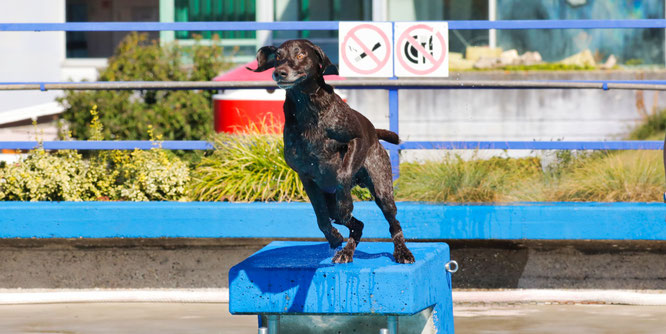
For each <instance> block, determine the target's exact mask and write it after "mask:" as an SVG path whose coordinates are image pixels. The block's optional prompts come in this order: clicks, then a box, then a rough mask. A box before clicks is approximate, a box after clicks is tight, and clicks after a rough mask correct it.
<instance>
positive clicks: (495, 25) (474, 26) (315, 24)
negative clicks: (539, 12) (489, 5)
mask: <svg viewBox="0 0 666 334" xmlns="http://www.w3.org/2000/svg"><path fill="white" fill-rule="evenodd" d="M448 23H449V29H452V30H456V29H457V30H478V29H500V30H501V29H626V28H655V29H658V28H666V19H643V20H515V21H449V22H448ZM338 27H339V22H337V21H310V22H293V21H289V22H67V23H0V32H3V31H162V30H173V31H182V30H185V31H205V30H214V31H222V30H273V31H275V30H337V29H338ZM564 82H572V83H573V82H583V81H579V80H571V81H564ZM623 82H625V83H644V82H642V81H623ZM650 83H651V84H658V85H664V84H666V81H650ZM1 84H3V83H0V85H1ZM4 84H10V83H4ZM11 84H17V83H11ZM21 84H25V83H21ZM38 84H40V87H44V84H45V83H38ZM604 87H606V86H604ZM376 88H381V87H376ZM404 88H406V87H384V88H383V89H387V90H388V92H389V128H390V129H391V130H392V131H395V132H396V133H399V101H398V90H399V89H404ZM604 90H606V88H604ZM43 144H44V148H46V149H89V150H94V149H134V148H139V149H149V148H153V147H155V145H156V144H155V143H154V142H150V141H109V142H91V141H85V142H84V141H69V142H63V141H54V142H44V143H43ZM36 145H37V142H0V148H3V149H4V148H9V149H12V148H13V149H29V148H32V147H35V146H36ZM386 146H387V148H388V149H389V152H390V154H391V163H392V165H393V168H394V169H393V172H394V176H397V173H398V164H399V152H400V150H403V149H501V150H514V149H519V150H660V149H663V143H662V142H660V141H613V142H603V141H596V142H568V141H551V142H543V141H523V142H519V141H511V142H506V141H451V142H445V141H422V142H404V143H402V144H401V145H390V144H387V145H386ZM161 147H162V148H165V149H193V150H197V149H210V148H212V145H211V144H210V143H207V142H202V141H182V142H178V141H169V142H166V141H165V142H162V143H161Z"/></svg>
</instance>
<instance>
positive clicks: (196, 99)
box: [59, 33, 229, 140]
mask: <svg viewBox="0 0 666 334" xmlns="http://www.w3.org/2000/svg"><path fill="white" fill-rule="evenodd" d="M218 44H219V43H217V42H216V41H215V40H213V42H212V43H210V45H203V44H201V43H200V42H198V41H197V42H196V43H195V44H194V45H193V46H190V47H181V46H177V45H175V44H170V45H164V46H160V45H159V43H157V42H156V41H152V42H149V41H147V35H146V34H137V33H132V34H129V35H128V36H127V37H126V38H125V39H124V40H123V41H122V42H121V43H120V44H119V45H118V48H117V49H116V51H115V53H114V55H113V56H112V57H111V58H110V59H109V64H108V67H106V68H105V69H104V70H102V71H101V72H100V75H99V80H100V81H208V80H211V79H212V78H213V77H215V76H216V75H217V74H218V73H219V72H220V71H221V70H223V69H225V68H226V67H228V66H229V64H228V63H226V62H225V61H224V60H223V55H222V48H221V47H220V46H219V45H218ZM186 59H191V62H189V61H186ZM212 94H213V92H212V91H196V90H177V91H169V90H144V91H129V90H128V91H123V90H121V91H114V90H99V91H67V92H66V93H65V96H64V97H63V98H61V99H60V100H59V102H60V103H61V104H62V105H63V106H64V107H65V108H66V109H65V111H64V113H63V115H62V117H63V118H64V119H65V120H67V121H68V122H69V129H70V131H71V135H72V137H73V138H78V139H89V138H91V135H92V134H91V132H90V127H89V124H90V122H91V120H92V116H91V114H90V113H89V112H88V110H90V108H91V107H92V106H93V105H97V106H98V107H99V112H100V117H101V119H100V121H101V122H102V123H103V124H104V133H103V137H104V139H116V140H123V139H132V140H139V139H143V140H146V139H149V138H148V125H152V126H153V127H154V128H155V129H156V131H157V132H159V133H160V134H161V135H162V136H163V138H164V139H168V140H192V139H202V138H206V137H207V136H209V135H210V134H212V132H213V112H212V108H211V103H212V102H211V97H212Z"/></svg>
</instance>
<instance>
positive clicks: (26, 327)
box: [0, 303, 666, 334]
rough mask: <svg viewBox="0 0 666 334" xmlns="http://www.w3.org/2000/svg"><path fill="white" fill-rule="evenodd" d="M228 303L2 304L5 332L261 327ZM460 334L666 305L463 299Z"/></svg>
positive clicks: (558, 324) (664, 317)
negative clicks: (492, 301)
mask: <svg viewBox="0 0 666 334" xmlns="http://www.w3.org/2000/svg"><path fill="white" fill-rule="evenodd" d="M228 310H229V305H228V304H227V303H65V304H27V305H0V332H2V333H67V334H77V333H91V334H97V333H129V334H134V333H137V334H138V333H202V334H203V333H211V334H213V333H215V334H218V333H224V334H241V333H242V334H245V333H248V334H253V333H256V332H257V328H256V326H257V318H256V317H255V316H232V315H231V314H229V311H228ZM454 316H455V320H454V321H455V327H456V333H458V334H466V333H469V334H476V333H479V334H480V333H486V334H487V333H514V334H522V333H546V334H548V333H553V334H558V333H566V334H575V333H634V334H643V333H663V329H664V328H666V308H665V307H660V306H628V305H601V304H544V303H539V304H536V303H518V304H511V303H492V304H477V303H463V304H457V305H455V306H454Z"/></svg>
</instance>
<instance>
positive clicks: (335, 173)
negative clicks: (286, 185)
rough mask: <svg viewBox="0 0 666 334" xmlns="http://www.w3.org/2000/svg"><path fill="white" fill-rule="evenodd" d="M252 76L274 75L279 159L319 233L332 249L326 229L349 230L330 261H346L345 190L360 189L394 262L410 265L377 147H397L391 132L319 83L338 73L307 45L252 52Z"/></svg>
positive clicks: (349, 206) (351, 222)
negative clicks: (380, 220)
mask: <svg viewBox="0 0 666 334" xmlns="http://www.w3.org/2000/svg"><path fill="white" fill-rule="evenodd" d="M257 61H258V67H257V69H255V70H252V69H250V70H252V71H255V72H261V71H265V70H268V69H270V68H275V71H274V72H273V80H275V81H276V82H277V84H278V86H279V87H280V88H284V89H285V90H286V91H287V97H286V100H285V102H284V116H285V125H284V146H285V148H284V157H285V160H286V161H287V164H288V165H289V167H291V168H293V169H294V170H295V171H296V172H297V173H298V176H299V177H300V179H301V181H303V186H304V187H305V191H306V192H307V194H308V197H309V198H310V201H311V202H312V207H313V208H314V210H315V213H316V215H317V223H318V224H319V229H321V231H322V232H324V235H325V236H326V240H328V242H329V244H330V246H331V248H337V247H338V246H340V245H341V244H342V241H343V237H342V236H341V235H340V232H338V230H337V229H336V228H334V227H333V226H332V224H331V223H337V224H341V225H344V226H347V227H348V228H349V239H348V240H347V245H346V246H345V247H344V248H343V249H342V250H341V251H339V252H338V253H337V254H335V256H334V257H333V262H335V263H347V262H352V261H353V256H354V250H355V249H356V245H357V244H358V243H359V241H360V240H361V234H362V232H363V223H362V222H361V221H359V220H358V219H356V218H354V217H353V216H352V210H353V208H354V203H353V201H352V196H351V188H352V187H353V186H355V185H360V186H362V187H366V188H368V189H369V190H370V192H371V193H372V195H373V196H374V198H375V202H376V203H377V205H378V206H379V208H380V209H381V210H382V212H383V213H384V217H386V220H388V222H389V226H390V227H389V231H390V232H391V237H392V238H393V244H394V252H393V257H394V258H395V261H396V262H398V263H413V262H414V256H413V255H412V253H411V252H410V251H409V249H407V246H406V245H405V238H404V237H403V235H402V228H401V227H400V222H398V220H397V219H396V218H395V216H396V211H397V210H396V206H395V202H394V200H393V182H392V178H391V163H390V160H389V157H388V154H387V153H386V150H385V149H384V148H383V146H382V145H381V144H380V143H379V140H378V139H382V140H385V141H387V142H389V143H393V144H398V143H399V142H400V139H399V138H398V135H397V134H396V133H394V132H391V131H388V130H379V129H377V130H376V129H375V127H374V126H373V125H372V123H370V121H369V120H368V119H367V118H365V117H364V116H363V115H361V114H360V113H358V112H357V111H355V110H353V109H352V108H350V107H349V106H348V105H347V103H345V102H344V101H343V100H342V99H341V98H340V97H339V96H338V95H337V94H335V93H334V92H333V87H331V86H329V85H327V84H326V82H324V77H323V76H324V75H326V74H338V70H337V69H336V68H335V66H334V65H333V64H332V63H331V61H330V60H329V59H328V57H327V56H326V55H325V54H324V52H323V51H322V50H321V48H319V47H318V46H316V45H314V44H312V43H311V42H310V41H307V40H291V41H287V42H285V43H284V44H282V45H281V46H280V47H279V48H276V47H274V46H265V47H262V48H261V49H259V51H258V52H257Z"/></svg>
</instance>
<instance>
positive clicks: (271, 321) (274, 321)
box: [268, 314, 280, 334]
mask: <svg viewBox="0 0 666 334" xmlns="http://www.w3.org/2000/svg"><path fill="white" fill-rule="evenodd" d="M279 321H280V316H279V315H276V314H273V315H269V316H268V334H278V323H279Z"/></svg>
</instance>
